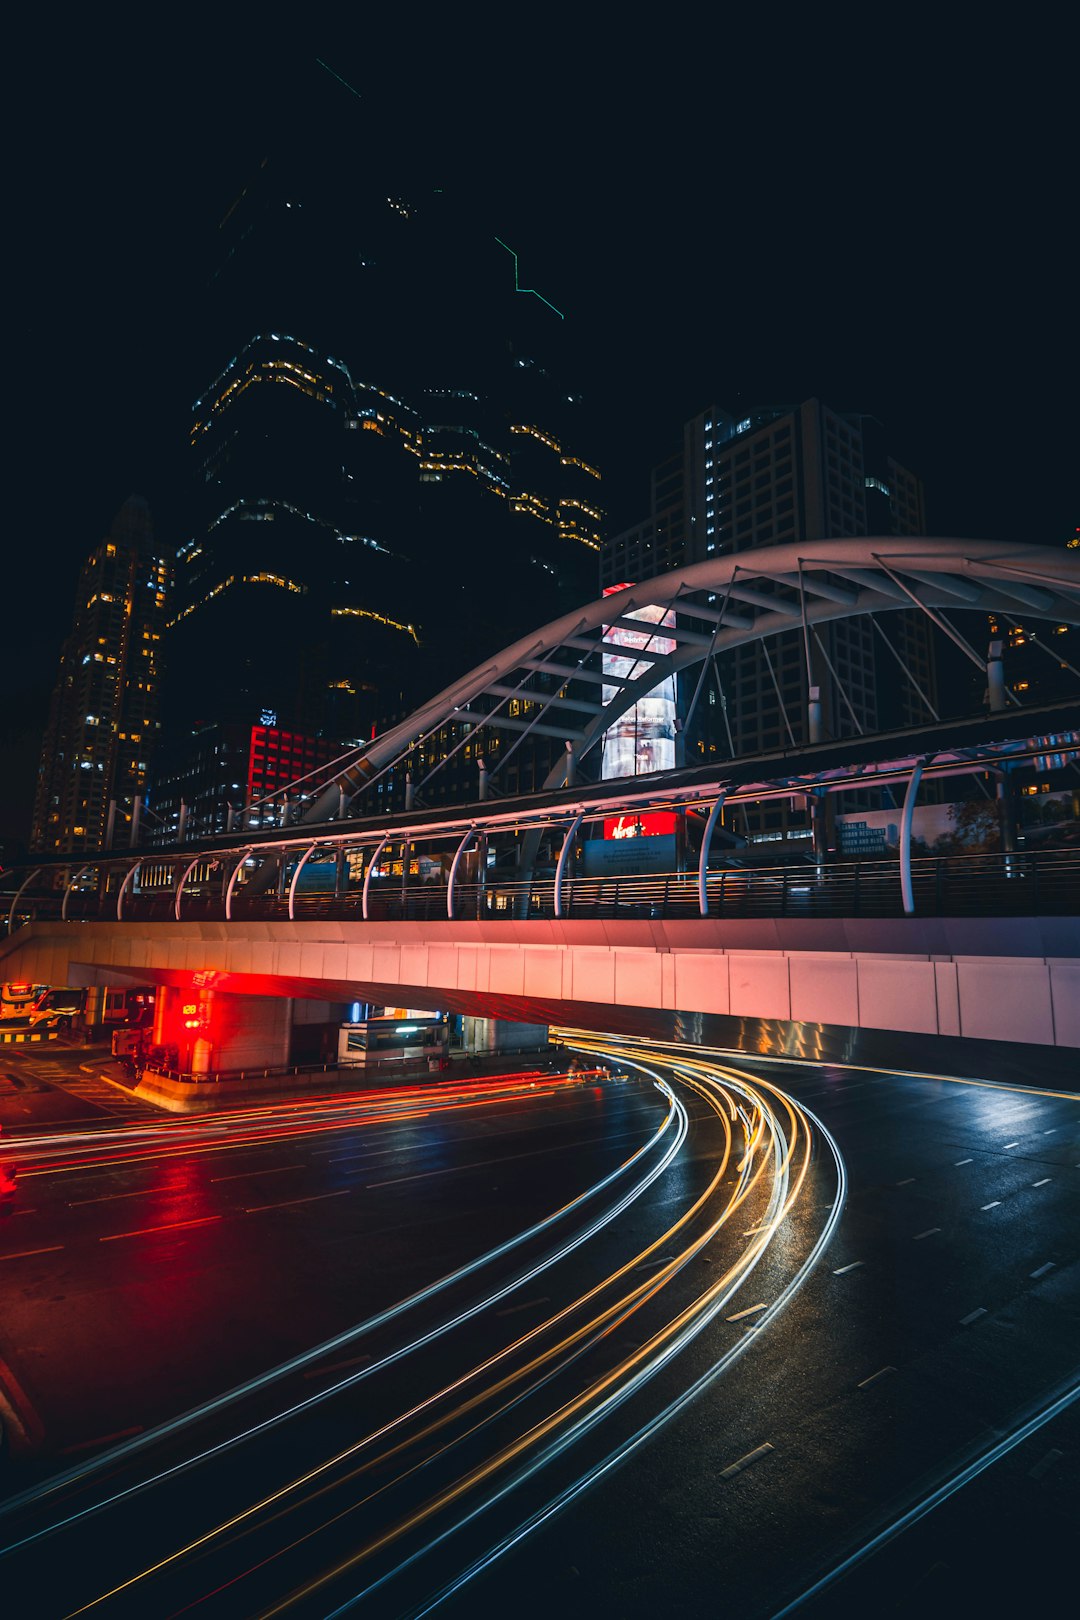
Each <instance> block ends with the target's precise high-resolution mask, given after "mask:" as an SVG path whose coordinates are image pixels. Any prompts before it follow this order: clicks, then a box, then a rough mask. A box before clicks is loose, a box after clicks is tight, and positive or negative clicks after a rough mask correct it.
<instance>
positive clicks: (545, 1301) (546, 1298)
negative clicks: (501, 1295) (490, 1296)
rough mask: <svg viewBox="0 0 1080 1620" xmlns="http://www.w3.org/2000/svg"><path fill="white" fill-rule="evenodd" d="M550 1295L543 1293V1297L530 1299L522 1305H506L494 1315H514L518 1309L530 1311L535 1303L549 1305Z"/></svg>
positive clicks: (534, 1306)
mask: <svg viewBox="0 0 1080 1620" xmlns="http://www.w3.org/2000/svg"><path fill="white" fill-rule="evenodd" d="M550 1304H551V1295H550V1294H545V1295H544V1297H543V1299H530V1300H528V1301H527V1302H526V1303H525V1304H524V1305H508V1306H507V1307H506V1309H505V1310H504V1311H496V1312H495V1315H496V1316H515V1315H516V1314H517V1312H518V1311H531V1310H534V1309H535V1308H536V1306H537V1305H550Z"/></svg>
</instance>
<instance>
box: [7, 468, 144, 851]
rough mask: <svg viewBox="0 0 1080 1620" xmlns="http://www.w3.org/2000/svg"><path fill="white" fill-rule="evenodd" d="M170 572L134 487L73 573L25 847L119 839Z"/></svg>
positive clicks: (93, 844) (136, 773)
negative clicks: (70, 616) (68, 623)
mask: <svg viewBox="0 0 1080 1620" xmlns="http://www.w3.org/2000/svg"><path fill="white" fill-rule="evenodd" d="M170 580H171V574H170V568H169V565H168V563H167V562H166V561H165V559H164V558H163V557H162V556H161V555H160V553H159V551H158V549H157V547H156V546H155V544H154V535H153V526H152V523H151V518H150V511H149V508H148V507H147V504H146V502H145V501H144V500H142V499H141V498H140V497H138V496H134V495H133V496H132V497H131V498H130V499H129V500H128V501H126V502H125V504H124V506H123V507H122V508H121V510H120V511H119V513H118V514H117V516H116V518H115V519H114V521H113V524H112V526H111V528H110V530H109V535H108V538H107V539H106V540H103V541H102V542H101V544H100V545H99V546H98V547H97V548H96V549H95V550H94V551H93V552H92V553H91V555H90V556H89V557H88V558H87V561H86V563H85V564H84V565H83V569H82V573H81V574H80V576H79V587H78V594H77V597H76V603H75V620H74V626H73V629H72V632H71V634H70V636H69V637H68V639H67V640H66V642H65V643H64V647H63V650H62V652H61V656H60V674H59V678H58V680H57V682H56V686H55V688H54V689H53V695H52V703H51V706H50V711H49V722H48V728H47V730H46V733H45V739H44V744H43V747H42V754H41V765H40V768H39V772H38V781H37V791H36V795H35V802H34V820H33V831H32V848H33V849H35V850H38V851H40V852H42V853H48V854H56V853H59V854H73V855H77V854H81V853H84V852H88V851H93V850H98V849H101V848H103V847H104V846H105V845H106V844H107V843H108V842H110V841H111V842H112V843H115V844H119V843H121V842H126V836H127V828H128V827H129V826H130V823H131V819H132V815H133V813H134V809H135V800H136V797H138V796H141V795H142V794H143V793H144V791H145V788H146V783H147V777H148V773H149V770H150V766H151V763H152V761H153V756H154V750H155V747H156V744H157V738H158V730H159V726H160V721H159V718H158V698H159V683H160V677H161V668H160V665H161V646H162V635H163V632H164V628H165V623H166V619H167V616H168V606H169V602H170V599H171V597H170ZM111 807H114V808H111Z"/></svg>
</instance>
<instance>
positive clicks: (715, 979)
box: [672, 951, 731, 1013]
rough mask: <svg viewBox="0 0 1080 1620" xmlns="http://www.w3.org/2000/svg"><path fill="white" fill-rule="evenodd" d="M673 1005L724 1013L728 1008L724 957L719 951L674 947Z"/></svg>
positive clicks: (681, 1010) (697, 1010) (726, 965)
mask: <svg viewBox="0 0 1080 1620" xmlns="http://www.w3.org/2000/svg"><path fill="white" fill-rule="evenodd" d="M672 960H673V962H674V964H675V1009H676V1011H678V1012H711V1013H726V1012H729V1011H730V1010H731V1008H730V1000H731V998H730V992H729V987H728V959H727V957H726V956H725V955H723V954H722V953H721V952H720V951H676V952H675V953H674V954H673V957H672Z"/></svg>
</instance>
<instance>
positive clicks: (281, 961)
mask: <svg viewBox="0 0 1080 1620" xmlns="http://www.w3.org/2000/svg"><path fill="white" fill-rule="evenodd" d="M276 968H277V972H278V973H282V974H284V975H285V976H286V978H290V979H298V978H299V977H300V947H299V945H297V944H296V943H295V942H294V941H293V940H290V939H282V940H279V941H278V947H277V963H276Z"/></svg>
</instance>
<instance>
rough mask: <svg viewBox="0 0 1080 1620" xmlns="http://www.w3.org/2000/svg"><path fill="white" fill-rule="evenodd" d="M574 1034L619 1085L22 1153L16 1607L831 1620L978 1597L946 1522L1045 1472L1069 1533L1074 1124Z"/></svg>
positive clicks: (4, 1336) (11, 1301)
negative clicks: (1017, 1479) (1008, 1483)
mask: <svg viewBox="0 0 1080 1620" xmlns="http://www.w3.org/2000/svg"><path fill="white" fill-rule="evenodd" d="M576 1040H577V1044H579V1045H580V1046H582V1047H586V1046H587V1047H589V1048H590V1050H591V1052H592V1056H591V1057H588V1058H586V1061H588V1062H595V1063H598V1064H599V1063H607V1062H611V1063H612V1064H614V1065H618V1066H620V1067H621V1068H622V1069H623V1070H624V1072H626V1074H627V1075H628V1076H629V1078H628V1079H627V1081H625V1082H619V1081H611V1080H608V1079H607V1078H606V1077H604V1076H602V1075H597V1076H596V1077H595V1078H592V1077H590V1078H589V1079H588V1081H587V1083H584V1084H583V1083H581V1081H580V1080H579V1079H577V1078H572V1077H568V1076H565V1075H552V1074H548V1073H542V1074H541V1073H534V1074H531V1075H530V1074H526V1075H522V1076H520V1077H517V1078H513V1077H511V1078H505V1079H503V1080H500V1081H492V1082H485V1083H477V1084H475V1085H473V1086H471V1087H468V1088H454V1090H453V1091H449V1090H448V1088H445V1087H435V1088H431V1089H425V1088H415V1089H413V1090H410V1091H408V1092H395V1093H393V1094H390V1095H388V1094H386V1093H382V1094H380V1095H372V1094H368V1095H366V1096H363V1095H353V1096H345V1095H340V1096H337V1097H332V1098H331V1097H325V1098H319V1099H311V1100H309V1101H306V1102H302V1103H293V1104H287V1105H277V1106H273V1107H267V1108H249V1109H242V1110H235V1111H231V1112H230V1113H228V1114H222V1115H215V1116H213V1117H209V1118H208V1117H201V1118H200V1119H198V1120H197V1121H190V1120H174V1119H170V1120H167V1121H162V1122H149V1121H148V1122H143V1121H140V1120H136V1119H132V1120H131V1121H125V1122H124V1123H123V1124H122V1125H118V1124H117V1123H116V1122H111V1123H110V1122H107V1121H104V1122H103V1121H98V1122H96V1123H95V1124H94V1126H93V1128H90V1129H87V1130H81V1131H79V1132H78V1133H75V1132H74V1131H73V1129H72V1128H68V1130H66V1131H60V1130H55V1129H54V1130H52V1131H43V1132H35V1131H34V1130H33V1129H32V1128H31V1127H29V1126H26V1127H24V1128H23V1129H22V1131H21V1132H20V1134H19V1135H18V1137H16V1138H11V1139H10V1140H9V1139H7V1138H6V1139H5V1140H6V1141H7V1144H8V1145H7V1147H6V1149H5V1152H6V1155H7V1157H8V1159H9V1160H10V1159H15V1160H17V1161H18V1166H19V1169H20V1191H19V1195H18V1199H17V1202H16V1207H15V1209H14V1210H13V1211H12V1213H11V1215H10V1217H9V1219H8V1220H6V1221H5V1223H4V1224H3V1225H2V1226H0V1288H2V1289H3V1295H2V1298H3V1302H4V1314H3V1316H2V1318H0V1357H2V1358H3V1362H2V1363H0V1389H6V1392H7V1401H8V1407H9V1424H10V1425H13V1433H15V1432H16V1431H17V1432H18V1433H20V1434H23V1435H25V1437H26V1441H27V1444H28V1446H30V1447H31V1448H32V1450H31V1452H30V1456H29V1457H28V1458H26V1459H24V1460H23V1461H22V1462H21V1463H20V1461H19V1458H18V1457H15V1458H14V1459H13V1468H14V1473H13V1477H12V1480H11V1484H12V1487H13V1489H14V1494H12V1495H11V1496H10V1497H9V1500H8V1502H7V1503H6V1505H4V1506H3V1507H2V1508H0V1547H2V1549H3V1550H2V1552H0V1580H5V1581H9V1582H14V1583H16V1584H18V1583H20V1582H23V1581H25V1582H27V1583H29V1585H28V1589H31V1590H34V1591H36V1592H37V1593H38V1595H39V1600H40V1601H39V1603H38V1605H37V1611H36V1612H41V1613H42V1614H48V1615H50V1616H52V1615H61V1614H65V1615H66V1614H75V1613H90V1614H93V1613H101V1614H110V1615H111V1614H116V1615H121V1614H130V1615H145V1614H147V1613H153V1614H155V1615H169V1614H174V1613H181V1612H184V1611H185V1610H186V1609H187V1608H188V1607H189V1606H190V1605H192V1604H194V1603H198V1604H199V1605H200V1609H201V1611H202V1612H203V1613H205V1614H207V1615H210V1614H221V1615H229V1616H235V1615H239V1614H260V1615H270V1614H276V1613H289V1614H296V1615H320V1616H321V1615H328V1614H331V1613H337V1612H342V1611H345V1610H347V1611H348V1612H357V1613H361V1614H362V1613H371V1614H379V1615H383V1614H387V1615H390V1614H405V1613H409V1614H411V1613H420V1612H425V1611H426V1609H427V1608H428V1607H429V1606H430V1604H431V1603H432V1602H435V1601H438V1602H439V1605H440V1608H441V1610H442V1611H444V1612H446V1613H453V1612H455V1611H456V1612H459V1613H461V1614H475V1613H481V1612H488V1611H489V1610H494V1609H495V1608H501V1607H504V1606H506V1605H507V1604H509V1603H512V1604H513V1606H514V1608H515V1610H516V1611H517V1612H518V1613H519V1614H522V1615H531V1614H537V1615H539V1614H540V1613H541V1612H544V1613H547V1612H549V1611H550V1609H551V1607H552V1605H557V1606H558V1607H559V1608H561V1609H562V1610H563V1611H564V1613H566V1614H578V1613H580V1614H585V1613H589V1612H595V1611H596V1610H597V1609H599V1610H601V1611H602V1612H608V1613H616V1614H625V1615H638V1614H640V1615H644V1614H646V1613H652V1612H654V1611H656V1610H658V1609H661V1610H666V1611H667V1612H675V1613H686V1614H711V1613H713V1612H715V1611H716V1609H717V1607H718V1606H719V1605H720V1602H721V1596H722V1599H723V1602H724V1604H725V1605H726V1604H727V1603H729V1602H737V1603H738V1604H739V1606H740V1609H741V1612H743V1613H744V1614H747V1615H763V1616H764V1615H771V1614H775V1613H779V1612H781V1611H782V1610H784V1609H785V1608H786V1607H787V1606H789V1605H791V1604H792V1603H798V1602H799V1600H800V1599H802V1598H804V1597H805V1598H806V1602H805V1603H802V1604H800V1607H802V1609H803V1611H804V1612H806V1613H811V1612H815V1613H821V1614H833V1615H835V1614H842V1613H844V1612H848V1611H847V1610H846V1609H845V1608H844V1604H846V1603H847V1602H848V1598H849V1594H850V1601H851V1603H852V1604H853V1605H855V1607H853V1608H852V1610H851V1612H865V1611H866V1606H867V1605H868V1604H869V1605H871V1606H873V1604H874V1602H875V1601H876V1599H875V1596H874V1594H875V1593H877V1594H878V1598H880V1594H881V1592H882V1590H886V1589H887V1590H888V1591H889V1592H890V1594H891V1593H894V1592H899V1591H901V1590H902V1588H903V1585H904V1582H905V1580H908V1581H909V1582H915V1586H913V1591H915V1590H917V1589H918V1583H919V1582H922V1583H923V1586H922V1590H923V1591H924V1592H925V1591H929V1590H930V1589H931V1587H932V1585H933V1581H934V1580H935V1579H936V1580H937V1581H938V1583H939V1585H940V1584H941V1582H942V1581H945V1582H946V1583H947V1584H948V1583H952V1584H953V1585H955V1584H956V1582H957V1581H959V1583H960V1584H959V1588H958V1590H959V1591H960V1593H961V1594H963V1593H964V1592H965V1591H967V1593H968V1595H970V1594H971V1592H972V1590H973V1587H972V1581H973V1580H974V1579H976V1576H974V1575H970V1576H969V1574H968V1573H967V1567H966V1565H965V1564H964V1557H965V1555H964V1554H963V1552H962V1548H963V1546H964V1536H965V1534H967V1535H970V1533H971V1530H972V1527H973V1525H972V1523H971V1522H968V1521H969V1520H971V1518H972V1515H973V1514H974V1513H975V1508H974V1506H973V1507H972V1508H971V1510H970V1512H969V1511H968V1510H967V1509H966V1508H962V1507H960V1506H958V1504H963V1503H972V1504H975V1503H977V1502H978V1503H981V1504H982V1505H981V1506H980V1507H979V1510H978V1512H979V1517H978V1522H977V1523H976V1524H975V1525H974V1527H975V1528H976V1529H978V1528H981V1527H982V1526H984V1525H985V1524H986V1522H987V1521H988V1519H989V1520H990V1521H993V1520H994V1515H995V1513H996V1514H998V1515H999V1516H1000V1512H1001V1507H1000V1504H998V1506H997V1507H996V1508H995V1507H994V1506H993V1505H991V1506H990V1507H987V1506H986V1501H987V1492H989V1493H990V1498H991V1500H992V1499H993V1493H994V1491H997V1492H998V1493H999V1494H1000V1489H1001V1487H1000V1481H1001V1480H1002V1479H1005V1478H1007V1477H1010V1476H1009V1475H1008V1472H1007V1471H1008V1470H1009V1469H1010V1468H1012V1469H1013V1470H1014V1471H1015V1467H1016V1466H1017V1464H1018V1462H1019V1461H1023V1460H1025V1459H1026V1460H1027V1464H1028V1472H1027V1473H1025V1476H1024V1477H1025V1478H1027V1479H1028V1480H1029V1487H1030V1488H1029V1490H1028V1493H1027V1494H1028V1498H1029V1501H1028V1502H1027V1504H1026V1505H1027V1506H1029V1507H1030V1506H1032V1504H1033V1503H1034V1504H1035V1506H1036V1509H1037V1511H1038V1513H1039V1514H1040V1515H1041V1517H1039V1519H1038V1522H1039V1523H1042V1522H1043V1520H1044V1519H1045V1520H1046V1522H1049V1523H1052V1521H1053V1503H1054V1502H1055V1501H1056V1500H1057V1498H1058V1495H1059V1493H1063V1492H1065V1491H1066V1490H1067V1488H1068V1485H1069V1483H1070V1479H1073V1480H1074V1479H1075V1462H1074V1463H1072V1464H1070V1463H1069V1456H1070V1455H1071V1456H1073V1457H1074V1458H1075V1455H1076V1449H1075V1446H1074V1447H1073V1448H1072V1450H1071V1451H1070V1447H1069V1444H1068V1443H1067V1436H1068V1435H1074V1434H1075V1426H1076V1416H1077V1414H1076V1408H1075V1406H1074V1405H1073V1404H1072V1395H1073V1386H1074V1384H1075V1382H1076V1377H1077V1359H1078V1358H1077V1355H1076V1349H1075V1345H1076V1315H1077V1310H1076V1307H1077V1282H1078V1281H1080V1277H1078V1273H1077V1268H1076V1264H1075V1261H1076V1253H1075V1249H1076V1236H1075V1234H1076V1225H1075V1214H1076V1182H1075V1178H1076V1176H1077V1175H1080V1168H1078V1167H1077V1159H1078V1158H1080V1149H1078V1121H1077V1114H1076V1109H1077V1099H1076V1098H1075V1097H1072V1096H1065V1095H1061V1094H1057V1093H1045V1092H1039V1091H1035V1090H1032V1089H1018V1088H1008V1087H1001V1086H996V1087H991V1086H987V1085H984V1084H978V1083H967V1082H960V1081H952V1080H946V1079H942V1078H938V1077H918V1076H910V1075H903V1074H882V1073H872V1072H870V1071H865V1070H861V1071H855V1070H843V1069H836V1068H827V1067H814V1066H809V1065H796V1064H776V1063H769V1062H766V1061H765V1060H752V1059H749V1058H736V1057H734V1056H733V1055H732V1054H718V1053H717V1054H710V1053H705V1052H701V1051H691V1050H690V1049H687V1048H679V1049H673V1050H670V1051H660V1050H657V1049H655V1048H653V1047H649V1048H645V1047H642V1046H640V1045H638V1044H636V1043H628V1042H625V1041H620V1042H618V1043H616V1042H614V1041H601V1040H599V1039H598V1038H597V1037H586V1036H584V1035H581V1036H578V1037H576ZM1070 1155H1071V1157H1070ZM30 1234H32V1240H31V1238H30ZM313 1346H314V1347H315V1348H312V1347H313ZM223 1391H229V1392H231V1393H230V1394H229V1395H228V1398H224V1397H223V1394H222V1392H223ZM1055 1398H1056V1399H1057V1408H1056V1409H1055V1408H1054V1405H1053V1402H1054V1400H1055ZM1070 1425H1072V1427H1071V1428H1070ZM1055 1436H1057V1440H1058V1441H1060V1442H1061V1443H1057V1441H1055ZM1040 1447H1041V1450H1040V1449H1039V1448H1040ZM1031 1448H1034V1450H1035V1451H1036V1452H1038V1456H1037V1457H1036V1458H1035V1459H1034V1461H1031V1460H1030V1457H1029V1452H1030V1450H1031ZM1047 1459H1049V1460H1047ZM988 1464H989V1466H987V1465H988ZM1070 1469H1072V1470H1073V1473H1072V1474H1070ZM1032 1470H1034V1472H1031V1471H1032ZM35 1476H36V1477H35ZM950 1491H951V1494H950ZM980 1493H981V1495H980ZM1021 1494H1023V1493H1022V1492H1021ZM1048 1497H1049V1504H1050V1505H1048V1504H1047V1500H1046V1499H1047V1498H1048ZM939 1498H940V1499H941V1500H940V1504H939V1501H938V1499H939ZM1063 1500H1064V1497H1063ZM931 1507H932V1508H933V1509H934V1511H933V1512H924V1511H923V1510H924V1509H928V1508H931ZM1017 1511H1018V1509H1017V1507H1016V1504H1015V1503H1013V1504H1011V1506H1010V1513H1013V1514H1015V1513H1016V1512H1017ZM965 1513H967V1514H968V1518H967V1519H965V1516H964V1515H965ZM947 1515H951V1519H950V1520H949V1524H950V1528H949V1547H950V1548H951V1549H954V1553H953V1562H952V1564H950V1563H949V1560H948V1557H945V1558H943V1557H942V1555H941V1548H940V1546H939V1545H938V1542H937V1540H936V1539H935V1537H936V1535H937V1532H936V1529H934V1528H933V1527H935V1526H937V1525H940V1524H943V1523H945V1522H946V1518H945V1516H947ZM905 1519H910V1520H911V1527H910V1528H907V1529H905V1533H904V1535H903V1537H902V1538H901V1539H900V1541H892V1542H889V1543H888V1544H886V1545H884V1546H883V1548H882V1550H880V1551H875V1553H874V1556H873V1557H867V1556H864V1555H865V1554H867V1553H869V1552H871V1551H873V1550H874V1549H875V1546H876V1543H877V1542H878V1541H881V1540H882V1539H883V1536H884V1533H886V1532H889V1531H890V1530H891V1529H895V1528H896V1527H898V1526H900V1525H901V1524H903V1523H904V1521H905ZM901 1547H903V1548H905V1549H906V1551H905V1553H904V1554H903V1555H897V1553H896V1549H897V1548H901ZM912 1549H914V1551H913V1552H912ZM1044 1556H1048V1555H1047V1554H1044ZM890 1557H891V1558H893V1561H894V1562H893V1566H892V1567H891V1568H890V1569H889V1573H888V1575H887V1576H886V1575H885V1574H883V1573H882V1571H883V1570H884V1569H885V1568H886V1567H888V1566H887V1564H886V1563H885V1562H883V1561H887V1560H888V1559H889V1558H890ZM845 1565H848V1566H850V1567H849V1569H848V1570H847V1572H846V1573H844V1574H843V1578H842V1579H840V1580H839V1581H837V1580H834V1579H833V1576H834V1575H835V1574H836V1572H837V1571H838V1570H840V1569H841V1567H842V1566H845ZM935 1572H936V1574H935ZM886 1580H887V1581H888V1583H889V1584H888V1586H887V1588H886V1587H884V1586H883V1582H885V1581H886ZM927 1580H929V1581H930V1582H931V1587H927V1586H926V1585H925V1582H926V1581H927ZM965 1580H966V1581H967V1585H966V1587H965V1585H964V1582H965ZM860 1583H861V1584H860ZM815 1588H818V1590H815ZM942 1589H943V1590H944V1589H945V1588H944V1587H943V1588H942ZM1002 1589H1003V1588H1001V1586H1000V1585H999V1588H998V1590H999V1591H1000V1590H1002ZM950 1590H951V1587H950ZM913 1601H914V1599H913ZM860 1605H861V1611H860Z"/></svg>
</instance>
